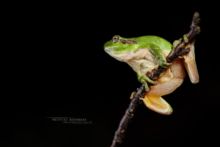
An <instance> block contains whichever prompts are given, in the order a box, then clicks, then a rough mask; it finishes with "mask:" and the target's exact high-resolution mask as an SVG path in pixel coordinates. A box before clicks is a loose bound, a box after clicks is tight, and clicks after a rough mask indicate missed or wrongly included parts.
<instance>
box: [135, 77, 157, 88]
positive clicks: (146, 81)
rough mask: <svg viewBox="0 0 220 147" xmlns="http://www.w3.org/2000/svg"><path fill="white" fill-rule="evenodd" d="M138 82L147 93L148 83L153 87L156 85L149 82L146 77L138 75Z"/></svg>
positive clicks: (153, 82)
mask: <svg viewBox="0 0 220 147" xmlns="http://www.w3.org/2000/svg"><path fill="white" fill-rule="evenodd" d="M138 81H140V82H141V83H142V84H144V87H145V90H146V91H149V86H148V83H150V84H153V85H154V84H156V82H155V81H153V80H151V79H150V78H149V77H147V76H146V75H138Z"/></svg>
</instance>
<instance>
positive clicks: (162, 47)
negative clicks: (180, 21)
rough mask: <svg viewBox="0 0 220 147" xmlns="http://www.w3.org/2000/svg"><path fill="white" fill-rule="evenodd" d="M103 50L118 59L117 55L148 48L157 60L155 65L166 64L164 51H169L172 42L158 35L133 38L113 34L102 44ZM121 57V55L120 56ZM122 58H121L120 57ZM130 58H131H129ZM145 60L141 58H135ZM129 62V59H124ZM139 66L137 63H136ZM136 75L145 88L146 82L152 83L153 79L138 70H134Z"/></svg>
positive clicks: (146, 86)
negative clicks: (110, 38)
mask: <svg viewBox="0 0 220 147" xmlns="http://www.w3.org/2000/svg"><path fill="white" fill-rule="evenodd" d="M104 48H105V51H106V52H107V53H108V54H109V55H110V56H112V57H113V58H116V59H118V58H117V57H118V55H122V54H123V55H126V54H127V55H130V54H133V53H135V52H137V51H138V50H140V49H144V50H148V51H149V52H150V53H151V56H152V57H153V58H154V60H155V61H157V65H155V66H166V65H168V63H167V62H166V56H165V52H166V53H167V52H170V51H171V50H172V44H171V43H170V42H168V41H167V40H165V39H163V38H161V37H158V36H141V37H135V38H123V37H120V36H118V35H115V36H113V38H112V40H110V41H108V42H106V43H105V45H104ZM121 58H123V57H121ZM122 60H123V59H122ZM131 60H132V59H131ZM135 60H136V61H138V60H140V61H141V60H142V61H143V60H145V59H143V58H140V59H137V57H136V58H135ZM124 62H127V63H128V62H130V61H124ZM137 66H139V65H137ZM147 66H148V65H147V63H145V67H143V68H147ZM135 72H136V73H137V75H138V80H139V81H140V82H141V83H143V84H145V88H146V89H148V85H147V82H149V83H154V81H152V80H150V79H149V78H148V77H147V76H146V74H140V72H138V71H135Z"/></svg>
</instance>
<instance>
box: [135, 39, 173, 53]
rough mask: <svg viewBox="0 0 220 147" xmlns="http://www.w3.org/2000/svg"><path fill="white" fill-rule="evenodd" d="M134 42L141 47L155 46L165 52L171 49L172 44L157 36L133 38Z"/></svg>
mask: <svg viewBox="0 0 220 147" xmlns="http://www.w3.org/2000/svg"><path fill="white" fill-rule="evenodd" d="M135 40H136V41H137V42H139V44H141V45H143V46H148V45H156V46H158V47H159V48H160V49H163V50H167V51H170V50H171V49H172V44H171V43H170V42H169V41H167V40H165V39H164V38H162V37H159V36H153V35H149V36H141V37H137V38H135Z"/></svg>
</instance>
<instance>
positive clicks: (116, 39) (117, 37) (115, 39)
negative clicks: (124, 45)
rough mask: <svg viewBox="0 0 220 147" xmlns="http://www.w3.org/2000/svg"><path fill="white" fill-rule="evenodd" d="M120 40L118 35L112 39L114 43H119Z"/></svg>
mask: <svg viewBox="0 0 220 147" xmlns="http://www.w3.org/2000/svg"><path fill="white" fill-rule="evenodd" d="M119 39H120V37H119V36H118V35H115V36H113V38H112V42H114V43H115V42H118V41H119Z"/></svg>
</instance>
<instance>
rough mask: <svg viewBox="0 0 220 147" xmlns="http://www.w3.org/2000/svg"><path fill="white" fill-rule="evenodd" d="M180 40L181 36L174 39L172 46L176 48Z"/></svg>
mask: <svg viewBox="0 0 220 147" xmlns="http://www.w3.org/2000/svg"><path fill="white" fill-rule="evenodd" d="M181 41H182V38H180V39H178V40H175V41H174V42H173V48H176V47H177V45H178V44H180V42H181Z"/></svg>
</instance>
